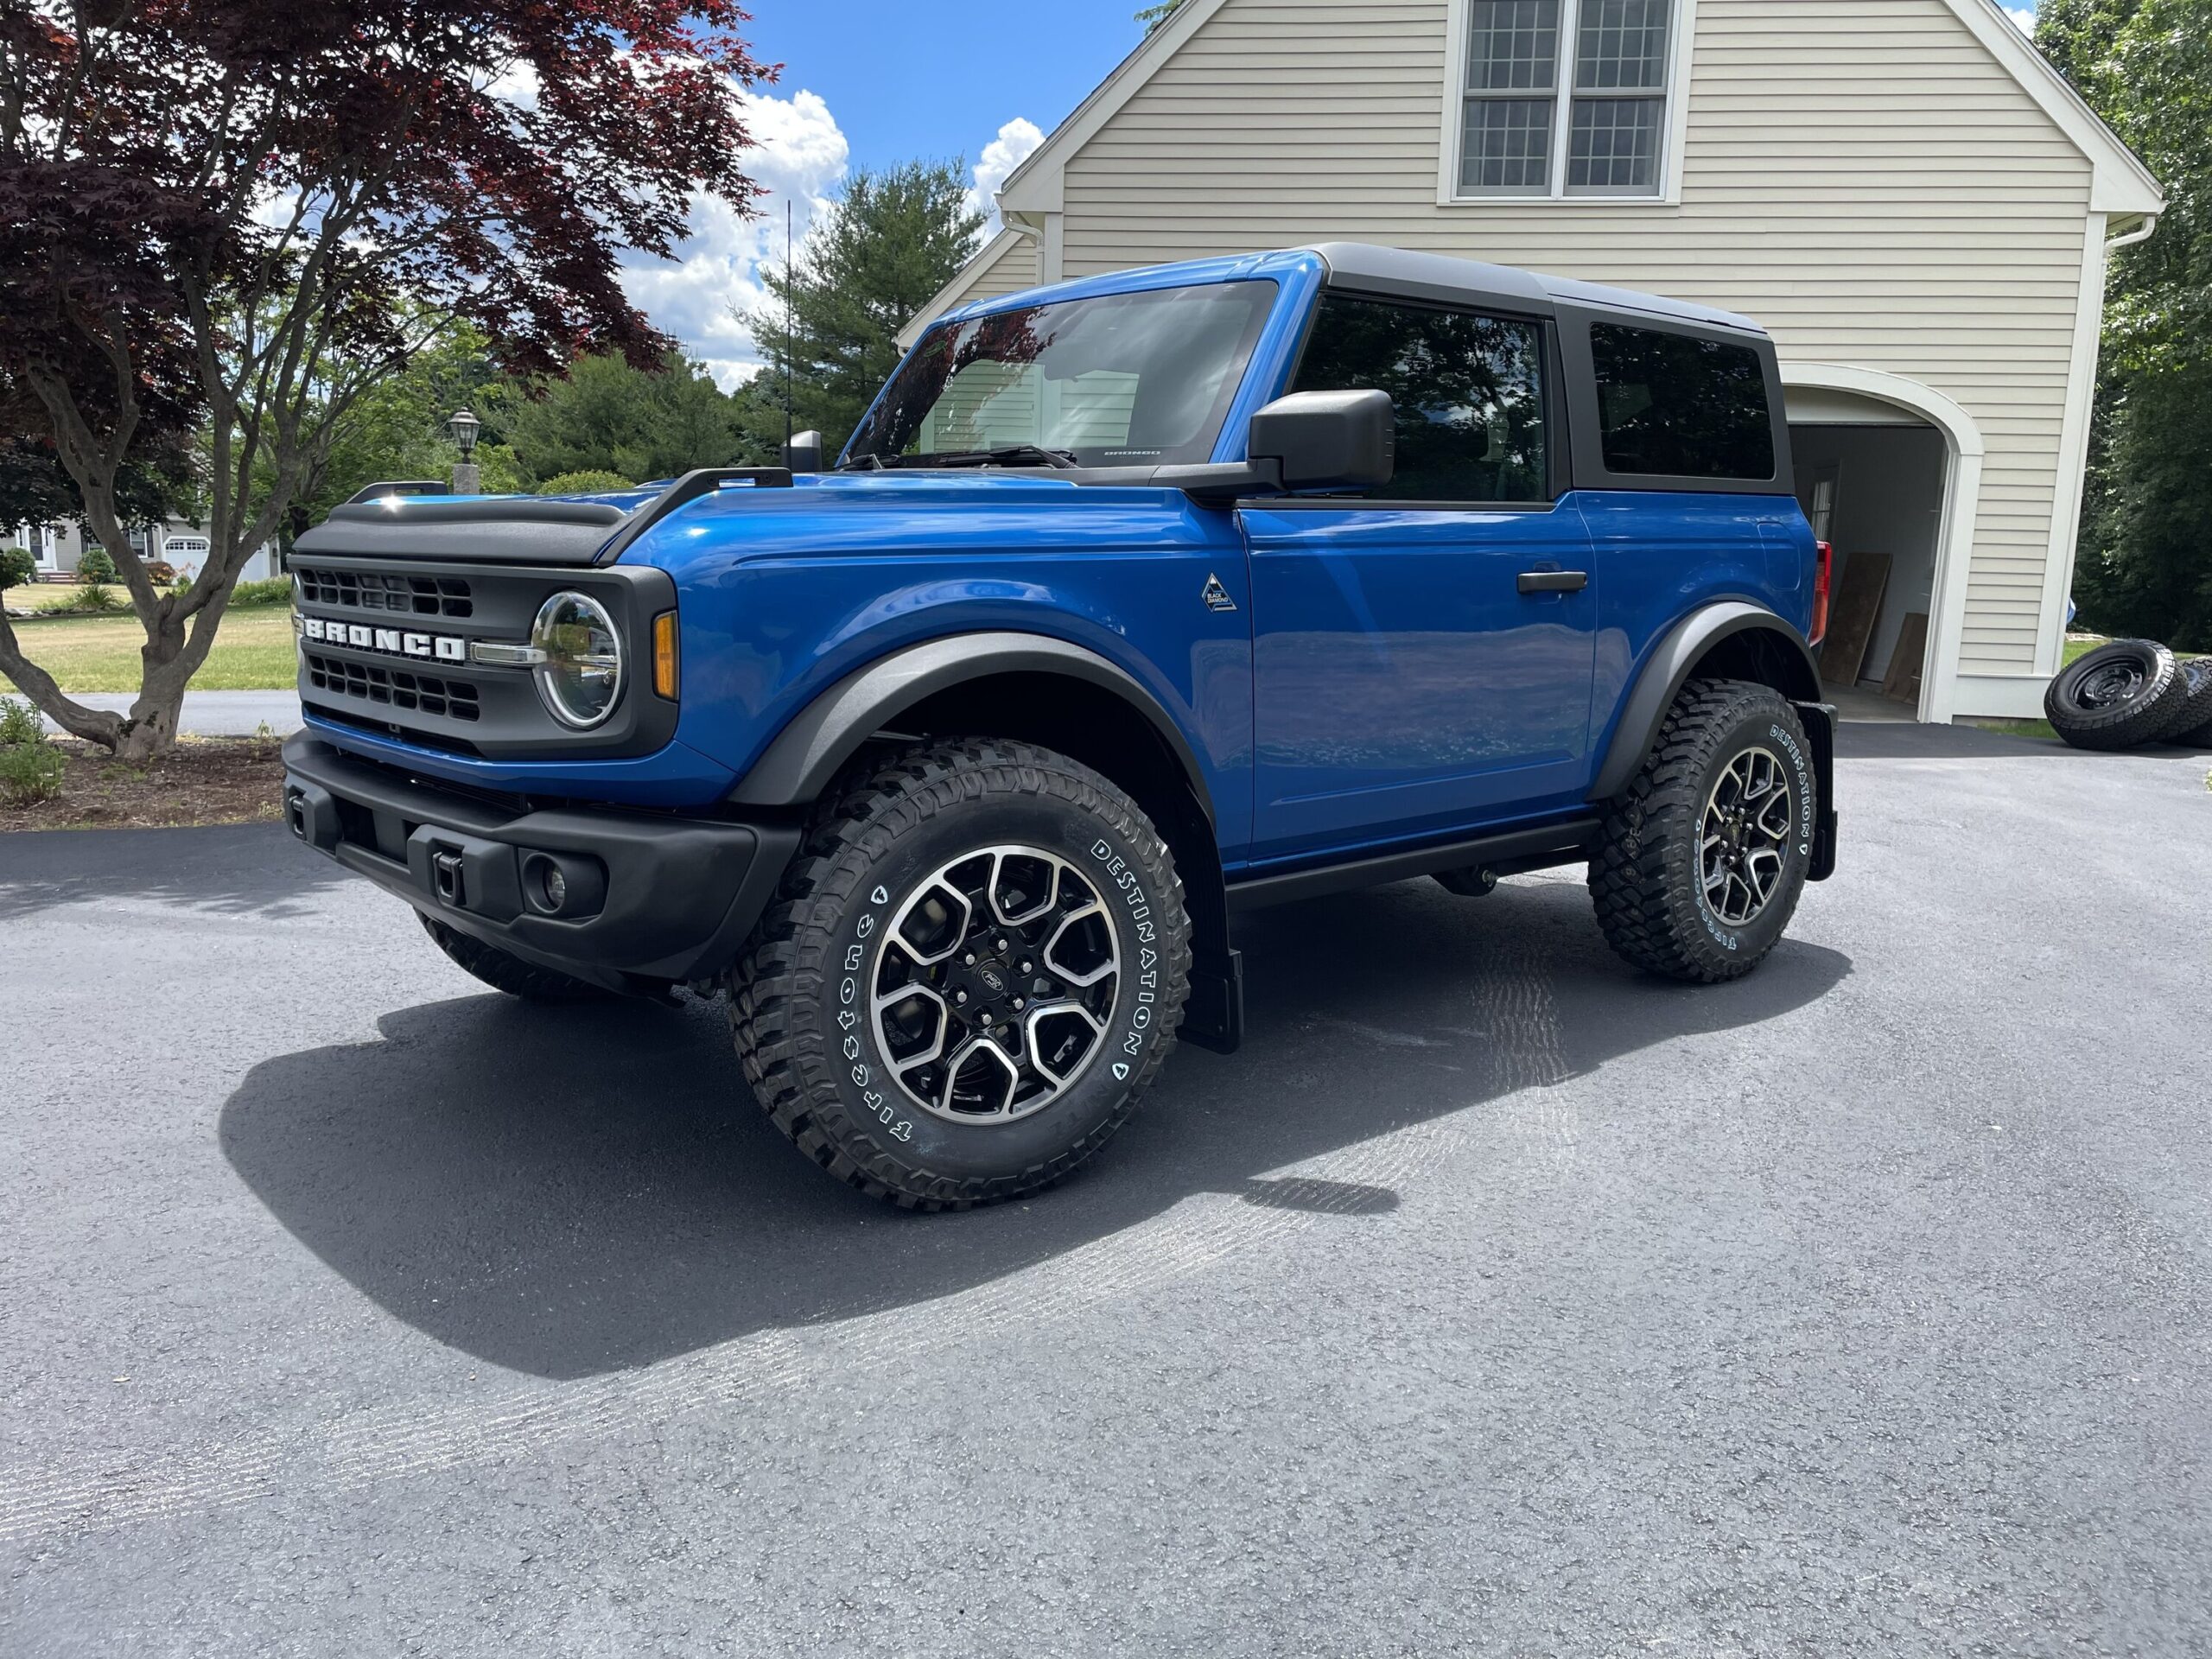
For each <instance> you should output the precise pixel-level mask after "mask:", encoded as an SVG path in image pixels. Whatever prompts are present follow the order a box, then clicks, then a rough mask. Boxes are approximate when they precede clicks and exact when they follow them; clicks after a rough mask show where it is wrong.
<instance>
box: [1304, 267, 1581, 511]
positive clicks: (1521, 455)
mask: <svg viewBox="0 0 2212 1659" xmlns="http://www.w3.org/2000/svg"><path fill="white" fill-rule="evenodd" d="M1543 362H1544V335H1543V330H1542V329H1541V328H1540V327H1537V326H1536V325H1535V323H1532V322H1510V321H1505V320H1504V319H1503V318H1500V317H1479V316H1474V315H1470V314H1468V313H1466V312H1464V311H1433V310H1427V309H1424V308H1420V307H1417V306H1409V305H1393V304H1390V303H1389V302H1385V301H1381V300H1348V299H1342V298H1338V297H1336V296H1331V297H1329V298H1328V299H1326V300H1325V301H1324V302H1322V306H1321V315H1320V316H1319V318H1317V319H1316V320H1315V321H1314V324H1313V339H1312V340H1309V341H1308V342H1307V344H1306V356H1305V359H1304V360H1303V361H1302V362H1300V365H1298V379H1297V383H1296V384H1295V385H1294V386H1293V387H1292V390H1293V391H1387V392H1389V394H1390V400H1391V402H1393V403H1395V404H1396V405H1397V406H1398V473H1397V477H1396V478H1395V480H1393V481H1392V482H1391V483H1390V484H1389V485H1388V486H1385V488H1384V489H1383V491H1381V492H1380V493H1382V494H1383V495H1386V496H1388V497H1389V499H1392V500H1396V501H1543V500H1548V499H1550V497H1551V491H1550V489H1549V487H1548V484H1547V475H1546V473H1545V469H1544V444H1545V432H1544V395H1543Z"/></svg>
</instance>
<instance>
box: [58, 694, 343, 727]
mask: <svg viewBox="0 0 2212 1659" xmlns="http://www.w3.org/2000/svg"><path fill="white" fill-rule="evenodd" d="M75 701H77V702H81V703H83V704H84V705H85V707H86V708H87V709H113V710H114V711H115V712H116V713H118V714H119V715H120V714H128V713H129V712H130V705H131V703H132V702H134V701H136V699H135V698H134V697H133V696H131V694H130V693H128V692H113V693H108V692H98V691H91V692H82V693H79V694H77V696H76V698H75ZM264 726H267V727H268V728H269V729H270V731H272V732H275V733H276V734H277V735H278V736H279V737H289V736H290V735H291V734H293V733H294V732H296V731H298V730H299V729H300V697H299V693H297V692H296V691H188V692H186V693H185V694H184V729H185V730H186V731H188V732H190V733H192V734H194V735H196V736H200V737H251V736H252V735H254V734H255V733H257V732H258V731H259V730H260V729H261V728H263V727H264ZM46 728H47V730H48V731H49V732H53V731H59V730H60V728H59V727H58V726H56V725H55V724H54V722H53V721H50V720H49V721H47V722H46Z"/></svg>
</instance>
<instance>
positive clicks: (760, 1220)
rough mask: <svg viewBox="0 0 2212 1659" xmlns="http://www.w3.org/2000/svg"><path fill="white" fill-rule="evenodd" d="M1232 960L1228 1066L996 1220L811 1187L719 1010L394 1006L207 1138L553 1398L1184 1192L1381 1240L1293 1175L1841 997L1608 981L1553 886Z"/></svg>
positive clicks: (1782, 984) (1361, 1208) (301, 1223)
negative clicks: (1295, 1213)
mask: <svg viewBox="0 0 2212 1659" xmlns="http://www.w3.org/2000/svg"><path fill="white" fill-rule="evenodd" d="M1238 942H1239V943H1240V944H1241V945H1242V946H1243V949H1244V950H1245V953H1246V959H1247V962H1248V964H1249V978H1250V985H1249V1008H1250V1032H1249V1043H1248V1046H1247V1047H1246V1049H1245V1051H1244V1052H1243V1053H1242V1054H1239V1055H1237V1056H1236V1057H1234V1058H1223V1057H1220V1056H1216V1055H1211V1054H1205V1053H1202V1052H1197V1051H1193V1050H1184V1051H1181V1052H1179V1053H1178V1055H1177V1056H1176V1058H1175V1059H1174V1061H1173V1064H1171V1065H1170V1066H1169V1067H1168V1069H1167V1071H1166V1075H1165V1077H1163V1079H1162V1081H1161V1083H1160V1085H1159V1086H1158V1088H1157V1089H1156V1090H1155V1091H1154V1095H1153V1096H1152V1098H1151V1100H1150V1101H1149V1102H1148V1103H1147V1106H1146V1109H1144V1110H1143V1111H1142V1112H1141V1113H1140V1114H1139V1115H1138V1116H1137V1117H1136V1119H1135V1121H1134V1122H1132V1123H1131V1125H1130V1126H1129V1128H1128V1129H1127V1130H1125V1131H1124V1132H1123V1134H1122V1136H1121V1137H1120V1138H1119V1139H1118V1140H1117V1141H1116V1142H1115V1144H1114V1145H1113V1146H1112V1147H1109V1148H1108V1149H1107V1151H1106V1152H1105V1153H1104V1154H1102V1155H1101V1156H1100V1157H1099V1158H1098V1159H1096V1160H1094V1162H1093V1163H1092V1164H1091V1165H1090V1166H1089V1167H1088V1168H1086V1169H1085V1170H1084V1171H1082V1172H1080V1173H1077V1175H1076V1176H1075V1177H1073V1178H1072V1179H1070V1180H1068V1181H1067V1182H1065V1183H1064V1184H1063V1185H1061V1186H1060V1187H1058V1189H1056V1190H1054V1191H1053V1192H1049V1193H1046V1194H1044V1195H1041V1196H1040V1197H1039V1198H1035V1199H1033V1200H1031V1201H1029V1202H1028V1203H1026V1204H1020V1205H1005V1206H1001V1207H1000V1208H997V1209H993V1210H985V1211H974V1212H970V1213H969V1214H965V1215H952V1216H944V1217H916V1216H909V1215H902V1214H900V1213H899V1212H897V1211H893V1210H890V1209H888V1208H887V1207H884V1206H880V1205H877V1204H875V1203H874V1202H873V1201H871V1200H869V1199H867V1198H862V1197H861V1196H860V1195H859V1194H858V1193H855V1192H852V1191H850V1190H849V1189H848V1188H846V1187H844V1186H843V1185H840V1184H838V1183H836V1182H833V1181H831V1180H829V1179H826V1178H825V1177H824V1176H823V1174H822V1173H820V1172H819V1171H818V1170H817V1169H815V1168H813V1167H812V1166H810V1164H809V1163H808V1162H807V1160H804V1158H802V1157H801V1156H799V1155H798V1154H797V1153H796V1152H795V1151H794V1150H793V1149H792V1147H791V1146H790V1145H789V1144H788V1143H787V1142H786V1141H784V1139H783V1138H782V1137H781V1136H780V1135H779V1134H778V1133H777V1132H776V1131H775V1129H774V1128H772V1126H771V1125H770V1124H769V1122H767V1120H766V1117H765V1116H764V1115H763V1114H762V1113H761V1111H760V1109H759V1107H758V1106H757V1105H755V1104H754V1103H753V1100H752V1098H751V1096H750V1094H749V1092H748V1090H747V1087H746V1084H745V1082H744V1079H743V1077H742V1075H741V1072H740V1070H739V1068H738V1065H737V1061H736V1059H735V1058H734V1055H733V1053H732V1052H731V1049H730V1046H729V1042H728V1034H727V1031H726V1028H725V1026H724V1022H723V1019H722V1015H721V1008H720V1007H719V1005H715V1006H705V1005H700V1004H690V1005H688V1006H685V1007H657V1006H652V1005H648V1004H643V1003H624V1004H611V1005H593V1006H590V1007H584V1008H575V1007H567V1008H550V1007H531V1006H526V1005H524V1004H520V1003H517V1002H513V1001H508V1000H506V999H505V998H502V997H498V996H492V995H486V996H481V997H471V998H466V999H462V1000H460V1001H448V1002H442V1003H434V1004H429V1005H426V1006H423V1007H412V1008H407V1009H403V1010H399V1011H397V1012H395V1013H392V1014H388V1015H386V1016H385V1018H384V1019H383V1020H382V1021H381V1027H382V1031H383V1038H384V1039H383V1040H382V1041H381V1042H378V1043H371V1044H365V1045H361V1046H346V1047H334V1048H325V1049H321V1050H317V1051H315V1052H305V1053H299V1054H293V1055H287V1056H283V1057H281V1058H276V1059H272V1060H270V1061H267V1062H265V1063H264V1064H262V1065H258V1066H257V1067H255V1068H254V1070H253V1071H251V1072H250V1073H249V1074H248V1075H247V1076H246V1077H245V1080H244V1082H243V1084H241V1086H240V1087H239V1088H238V1090H237V1091H236V1093H235V1094H233V1095H232V1097H231V1099H230V1100H229V1102H228V1103H226V1106H225V1109H224V1110H223V1114H222V1119H221V1136H222V1146H223V1150H224V1153H225V1154H226V1156H227V1157H228V1158H229V1160H230V1161H231V1163H232V1166H233V1167H234V1168H235V1169H236V1170H237V1172H238V1174H239V1175H240V1176H241V1177H242V1178H243V1179H245V1182H246V1183H247V1184H248V1185H249V1186H250V1187H251V1189H252V1191H253V1192H255V1193H256V1194H257V1196H258V1197H259V1198H260V1199H261V1200H262V1202H263V1203H264V1204H265V1205H267V1206H268V1207H269V1209H270V1211H271V1212H273V1213H274V1215H275V1216H276V1217H277V1219H278V1220H279V1221H280V1222H282V1223H283V1224H284V1225H285V1226H286V1227H287V1228H288V1229H289V1230H290V1231H291V1232H292V1233H293V1234H294V1235H295V1236H296V1237H297V1238H298V1239H299V1240H300V1241H301V1242H302V1243H304V1244H305V1245H306V1246H307V1247H308V1249H310V1250H312V1251H314V1252H315V1255H317V1256H319V1257H320V1258H321V1260H322V1261H323V1262H325V1263H326V1264H327V1265H328V1266H329V1267H330V1268H332V1269H333V1270H334V1271H335V1272H336V1273H338V1274H341V1275H342V1276H343V1277H344V1278H345V1279H346V1281H349V1282H350V1283H351V1284H352V1285H353V1286H354V1287H356V1288H358V1289H359V1291H360V1293H361V1294H364V1295H365V1296H367V1297H369V1298H370V1299H371V1300H373V1301H374V1302H375V1303H377V1304H378V1306H381V1307H382V1308H384V1309H385V1310H386V1311H387V1312H389V1313H391V1314H392V1315H393V1316H394V1317H396V1318H397V1319H402V1320H404V1321H405V1322H407V1323H408V1324H410V1325H413V1326H415V1327H416V1328H417V1329H419V1330H421V1331H423V1332H426V1333H428V1334H429V1335H430V1336H432V1337H434V1338H436V1339H437V1340H439V1341H440V1342H442V1343H446V1344H450V1345H452V1346H453V1347H454V1348H457V1349H460V1350H461V1351H465V1352H467V1353H468V1354H470V1355H472V1356H474V1357H478V1358H480V1359H481V1360H484V1361H487V1362H489V1363H493V1364H498V1365H502V1366H505V1367H509V1368H511V1369H512V1370H518V1371H523V1372H528V1373H531V1374H534V1375H538V1376H548V1377H579V1376H592V1375H595V1374H599V1373H602V1372H606V1371H610V1370H620V1369H623V1368H626V1367H631V1366H636V1365H640V1364H646V1363H652V1362H654V1361H656V1360H660V1359H664V1358H667V1357H671V1356H674V1355H677V1354H682V1353H686V1352H690V1351H694V1350H697V1349H701V1348H704V1347H708V1346H711V1345H714V1344H721V1343H724V1342H727V1341H729V1340H731V1339H732V1338H737V1337H741V1336H744V1335H747V1334H748V1333H751V1332H756V1331H760V1330H762V1329H764V1328H771V1327H787V1326H792V1325H804V1324H808V1323H812V1322H816V1321H820V1320H824V1319H838V1318H847V1317H850V1316H853V1315H855V1314H860V1313H869V1312H874V1311H880V1310H883V1309H886V1308H889V1307H895V1306H906V1305H910V1304H913V1303H918V1302H923V1301H927V1300H931V1299H934V1298H938V1297H942V1296H945V1295H948V1294H952V1293H954V1292H957V1291H960V1290H963V1289H966V1288H968V1287H972V1286H975V1285H978V1284H982V1283H984V1282H987V1281H994V1280H997V1279H999V1278H1001V1277H1003V1276H1005V1275H1007V1274H1014V1273H1017V1272H1019V1271H1020V1270H1022V1269H1023V1268H1027V1267H1030V1266H1033V1265H1035V1264H1037V1263H1039V1262H1046V1261H1048V1260H1051V1259H1052V1258H1054V1257H1057V1256H1058V1255H1062V1254H1064V1253H1065V1252H1067V1251H1069V1250H1071V1249H1077V1248H1078V1247H1080V1246H1082V1245H1084V1244H1087V1243H1091V1242H1093V1241H1096V1240H1099V1239H1103V1238H1106V1237H1108V1236H1112V1235H1114V1234H1116V1233H1118V1232H1120V1231H1121V1230H1124V1229H1126V1228H1128V1227H1131V1226H1134V1225H1136V1224H1139V1223H1141V1222H1143V1221H1145V1220H1147V1219H1148V1218H1150V1217H1154V1216H1156V1215H1159V1214H1160V1212H1161V1211H1165V1210H1166V1209H1168V1208H1169V1207H1170V1206H1172V1205H1176V1204H1178V1203H1179V1202H1181V1201H1183V1200H1185V1199H1187V1198H1193V1197H1194V1196H1196V1195H1200V1194H1206V1193H1221V1194H1229V1195H1232V1196H1233V1197H1236V1198H1242V1199H1243V1200H1244V1201H1246V1202H1249V1203H1251V1204H1255V1205H1263V1206H1267V1207H1270V1208H1285V1207H1287V1208H1293V1209H1302V1210H1313V1211H1325V1212H1328V1213H1329V1214H1331V1215H1334V1216H1344V1217H1355V1216H1358V1215H1361V1214H1373V1213H1377V1212H1381V1211H1389V1210H1391V1209H1393V1208H1395V1207H1396V1205H1397V1203H1398V1199H1399V1195H1398V1194H1397V1193H1396V1192H1392V1191H1391V1190H1389V1188H1387V1187H1378V1186H1374V1185H1359V1184H1357V1183H1354V1182H1344V1181H1336V1180H1332V1179H1327V1177H1328V1171H1327V1170H1326V1169H1325V1168H1323V1169H1321V1170H1319V1171H1300V1170H1298V1169H1296V1168H1295V1167H1294V1166H1298V1165H1300V1164H1301V1163H1303V1162H1305V1161H1306V1160H1312V1159H1316V1158H1321V1157H1323V1156H1324V1155H1325V1154H1330V1153H1332V1152H1334V1151H1337V1150H1338V1149H1342V1148H1346V1147H1354V1146H1357V1145H1358V1144H1360V1143H1362V1142H1365V1141H1370V1140H1371V1139H1373V1138H1374V1137H1376V1136H1378V1135H1384V1134H1387V1133H1389V1132H1390V1131H1393V1130H1395V1129H1400V1128H1407V1127H1408V1126H1412V1125H1415V1124H1421V1123H1424V1122H1431V1121H1433V1120H1436V1119H1439V1118H1441V1117H1444V1116H1447V1115H1453V1114H1457V1115H1459V1116H1456V1117H1455V1118H1454V1125H1455V1127H1461V1126H1464V1127H1465V1129H1466V1131H1467V1133H1468V1134H1469V1135H1471V1136H1475V1137H1483V1136H1490V1135H1507V1136H1509V1137H1510V1136H1512V1135H1516V1134H1539V1135H1540V1134H1541V1133H1544V1132H1545V1131H1544V1130H1543V1128H1542V1124H1543V1122H1544V1117H1545V1114H1544V1112H1543V1111H1542V1110H1541V1109H1537V1110H1535V1111H1531V1110H1529V1109H1527V1108H1526V1105H1525V1103H1526V1102H1527V1101H1528V1100H1529V1099H1530V1098H1532V1097H1540V1096H1541V1094H1542V1092H1543V1091H1544V1090H1548V1089H1550V1088H1552V1087H1554V1086H1556V1085H1557V1084H1561V1083H1563V1082H1566V1081H1567V1080H1568V1079H1570V1078H1572V1077H1577V1076H1580V1075H1582V1074H1584V1073H1586V1072H1588V1071H1592V1069H1594V1068H1597V1067H1600V1066H1604V1065H1610V1064H1611V1063H1614V1062H1616V1061H1618V1060H1621V1059H1623V1058H1625V1057H1627V1056H1630V1055H1633V1054H1634V1053H1636V1052H1637V1051H1638V1050H1640V1049H1643V1048H1645V1047H1647V1046H1651V1045H1654V1044H1657V1043H1661V1042H1667V1041H1671V1040H1675V1039H1683V1038H1688V1037H1694V1036H1696V1035H1699V1034H1701V1033H1726V1032H1730V1031H1735V1030H1740V1029H1743V1028H1745V1027H1755V1026H1757V1025H1758V1024H1760V1023H1761V1022H1763V1021H1766V1020H1773V1019H1776V1018H1777V1017H1779V1016H1782V1015H1784V1014H1788V1013H1789V1012H1791V1011H1792V1010H1795V1009H1797V1008H1799V1007H1803V1006H1805V1005H1807V1004H1808V1003H1810V1002H1812V1001H1815V1000H1816V999H1818V998H1819V997H1820V996H1821V995H1823V994H1824V993H1826V992H1827V990H1829V989H1830V988H1833V987H1834V986H1835V985H1836V984H1837V983H1838V982H1840V981H1841V980H1842V979H1843V978H1844V977H1845V976H1847V975H1848V973H1849V972H1850V963H1849V961H1848V959H1847V958H1846V957H1843V956H1841V955H1840V954H1838V953H1837V952H1835V951H1833V950H1827V949H1824V948H1821V947H1819V946H1815V945H1810V944H1802V943H1798V942H1795V941H1791V942H1786V943H1785V944H1783V946H1782V947H1781V949H1780V950H1777V952H1776V954H1775V955H1774V957H1772V958H1770V960H1769V962H1768V963H1766V964H1765V965H1764V967H1763V968H1762V969H1761V970H1760V971H1759V972H1758V973H1757V974H1755V975H1753V976H1751V978H1749V979H1747V980H1745V981H1742V982H1738V983H1737V984H1734V985H1729V986H1723V987H1718V988H1711V989H1693V988H1683V987H1678V986H1673V985H1667V984H1662V983H1660V982H1656V981H1653V980H1650V979H1647V978H1643V977H1640V976H1637V975H1636V974H1634V973H1632V972H1631V971H1630V969H1627V968H1625V967H1624V966H1623V965H1622V964H1621V963H1619V962H1618V961H1617V960H1616V959H1615V958H1614V957H1612V956H1611V954H1610V953H1609V952H1608V951H1607V950H1605V945H1604V944H1603V942H1602V940H1601V939H1600V938H1599V934H1598V931H1597V927H1596V925H1595V923H1594V922H1593V921H1592V918H1591V916H1590V912H1589V902H1588V899H1587V897H1586V895H1585V893H1583V891H1582V889H1581V887H1580V885H1579V884H1568V883H1565V882H1559V881H1553V882H1548V883H1541V884H1534V883H1532V884H1527V885H1522V884H1511V885H1509V886H1508V887H1505V888H1503V889H1501V890H1500V892H1499V893H1497V894H1495V895H1493V896H1492V897H1491V898H1489V899H1481V900H1468V899H1455V898H1452V897H1451V896H1450V895H1448V894H1446V893H1443V892H1441V891H1440V889H1437V888H1436V887H1433V886H1432V885H1430V884H1428V883H1426V882H1422V883H1409V884H1406V885H1403V886H1401V887H1393V888H1389V889H1386V890H1384V891H1383V892H1381V893H1370V894H1365V895H1353V896H1348V897H1344V898H1338V899H1322V900H1317V901H1314V902H1313V903H1309V904H1304V905H1298V906H1286V907H1284V908H1282V909H1280V910H1274V911H1270V912H1262V913H1261V914H1258V915H1256V916H1253V917H1249V918H1245V919H1244V920H1243V921H1242V922H1240V924H1239V927H1238ZM1626 1081H1627V1080H1626V1079H1624V1084H1625V1083H1626ZM1620 1098H1621V1100H1622V1107H1621V1109H1623V1110H1624V1111H1625V1110H1633V1109H1634V1106H1633V1103H1632V1102H1633V1096H1632V1094H1631V1093H1630V1091H1629V1090H1627V1089H1626V1088H1624V1090H1622V1091H1621V1096H1620ZM1345 1224H1348V1225H1351V1224H1356V1223H1351V1222H1346V1223H1345Z"/></svg>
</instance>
